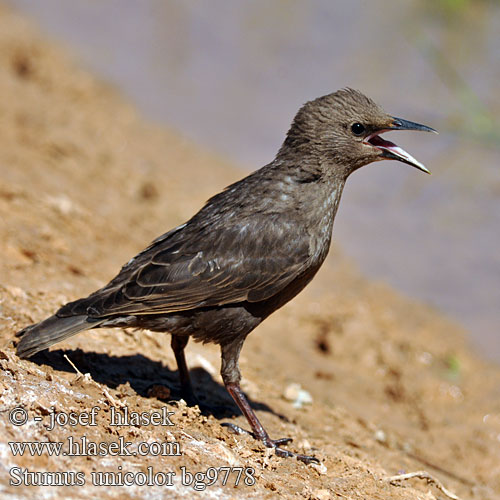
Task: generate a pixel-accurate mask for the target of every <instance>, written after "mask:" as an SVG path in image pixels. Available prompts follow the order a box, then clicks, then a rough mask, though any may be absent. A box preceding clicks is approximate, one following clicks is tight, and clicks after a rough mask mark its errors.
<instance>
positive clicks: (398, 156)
mask: <svg viewBox="0 0 500 500" xmlns="http://www.w3.org/2000/svg"><path fill="white" fill-rule="evenodd" d="M390 130H423V131H424V132H434V133H435V134H437V131H436V130H434V129H433V128H431V127H427V126H426V125H420V123H415V122H410V121H408V120H403V119H402V118H394V117H393V121H392V123H391V124H390V125H389V126H388V127H387V128H384V129H382V130H379V131H377V132H374V133H373V134H370V135H369V136H368V137H366V138H365V140H364V141H363V142H364V143H365V144H367V145H370V146H373V147H375V148H377V149H379V150H380V151H382V155H381V156H382V157H383V158H384V159H388V160H398V161H401V162H403V163H407V164H408V165H411V166H412V167H415V168H418V169H419V170H422V172H425V173H427V174H430V172H429V170H427V169H426V168H425V167H424V165H422V163H420V162H419V161H418V160H416V159H415V158H413V156H411V155H410V154H409V153H407V152H406V151H405V150H404V149H403V148H400V147H399V146H398V145H396V144H394V143H393V142H390V141H386V140H385V139H382V137H380V134H382V133H383V132H389V131H390Z"/></svg>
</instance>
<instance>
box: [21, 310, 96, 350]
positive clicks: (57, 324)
mask: <svg viewBox="0 0 500 500" xmlns="http://www.w3.org/2000/svg"><path fill="white" fill-rule="evenodd" d="M100 323H102V321H95V320H89V318H88V316H87V315H86V314H82V315H78V316H69V317H67V318H60V317H58V316H56V315H54V316H51V317H50V318H47V319H46V320H44V321H41V322H40V323H37V324H35V325H31V326H28V327H26V328H24V329H23V330H21V331H19V332H17V333H16V336H17V337H21V340H20V341H19V344H18V345H17V348H16V352H17V355H18V356H19V357H20V358H29V357H30V356H33V354H36V353H37V352H39V351H43V350H44V349H47V348H48V347H50V346H51V345H53V344H55V343H57V342H61V340H64V339H67V338H68V337H71V336H72V335H75V334H77V333H78V332H81V331H83V330H88V329H90V328H95V327H96V326H98V325H99V324H100Z"/></svg>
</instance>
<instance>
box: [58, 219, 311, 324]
mask: <svg viewBox="0 0 500 500" xmlns="http://www.w3.org/2000/svg"><path fill="white" fill-rule="evenodd" d="M169 234H171V235H170V236H169ZM309 257H310V256H309V238H308V235H307V233H306V231H305V230H304V229H303V228H300V227H299V228H297V225H296V224H293V223H292V222H291V221H287V220H286V218H284V217H283V215H281V216H280V217H278V216H276V217H273V216H272V215H271V216H269V215H268V216H265V217H264V216H260V217H254V218H253V219H252V218H250V219H246V220H244V221H240V222H236V223H233V224H231V225H229V226H228V225H224V226H220V227H215V228H211V227H210V226H205V227H203V228H201V229H200V228H196V227H195V228H190V227H189V225H188V226H187V227H183V228H180V229H179V230H175V231H172V232H171V233H167V235H165V236H164V237H161V238H159V239H158V240H157V241H156V242H153V244H152V245H151V246H150V247H149V248H147V249H146V250H145V251H143V252H141V253H140V254H139V255H138V256H137V258H136V259H133V260H132V261H131V262H129V263H128V264H127V265H125V266H124V268H123V269H122V271H121V272H120V274H119V275H118V276H117V277H116V278H115V279H113V280H112V281H111V282H110V284H109V285H107V286H106V287H104V288H103V289H101V290H99V291H97V292H96V293H94V294H92V295H91V296H89V297H88V298H87V299H82V300H81V301H76V302H74V303H72V304H68V305H67V306H65V307H63V308H62V309H61V310H60V311H59V312H58V314H61V315H66V314H75V312H79V313H81V312H82V308H84V309H85V310H86V311H87V313H88V314H90V315H91V316H93V317H97V318H98V317H104V316H109V315H117V314H118V315H122V314H123V315H128V314H161V313H163V314H165V313H171V312H176V311H185V310H189V309H194V308H198V307H213V306H218V305H223V304H229V303H237V302H242V301H249V302H258V301H261V300H265V299H267V298H269V297H271V296H273V295H275V294H276V293H278V292H279V291H280V290H282V289H283V288H284V287H285V286H286V285H287V284H289V283H290V282H291V281H292V280H293V279H294V278H295V277H297V276H298V275H299V274H300V273H301V272H302V271H303V270H304V269H305V268H306V266H307V264H308V261H309ZM71 306H73V307H71Z"/></svg>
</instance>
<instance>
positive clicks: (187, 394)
mask: <svg viewBox="0 0 500 500" xmlns="http://www.w3.org/2000/svg"><path fill="white" fill-rule="evenodd" d="M188 341H189V337H188V336H187V335H186V336H180V335H172V340H171V343H170V345H171V346H172V350H173V351H174V355H175V360H176V361H177V369H178V370H179V380H180V383H181V391H182V395H183V396H184V399H185V400H186V402H187V403H188V404H189V405H190V406H194V405H197V404H198V405H199V401H198V398H197V397H196V395H195V393H194V391H193V386H192V384H191V377H190V376H189V370H188V367H187V364H186V357H185V355H184V348H185V347H186V345H187V343H188Z"/></svg>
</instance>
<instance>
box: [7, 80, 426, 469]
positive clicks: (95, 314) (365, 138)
mask: <svg viewBox="0 0 500 500" xmlns="http://www.w3.org/2000/svg"><path fill="white" fill-rule="evenodd" d="M390 130H424V131H430V132H435V130H433V129H431V128H430V127H426V126H424V125H419V124H418V123H413V122H410V121H407V120H403V119H400V118H394V117H392V116H390V115H388V114H387V113H385V112H384V111H383V110H382V109H381V108H380V107H379V106H378V105H377V104H375V103H374V102H373V101H372V100H371V99H369V98H368V97H366V96H364V95H363V94H362V93H360V92H358V91H355V90H352V89H343V90H339V91H337V92H334V93H332V94H329V95H326V96H323V97H319V98H318V99H315V100H313V101H310V102H308V103H306V104H305V105H304V106H303V107H302V108H301V109H300V110H299V112H298V113H297V115H296V116H295V118H294V120H293V123H292V125H291V127H290V130H289V131H288V134H287V136H286V139H285V142H284V143H283V145H282V146H281V148H280V150H279V151H278V154H277V155H276V158H275V159H274V160H273V161H272V162H271V163H269V164H268V165H266V166H264V167H263V168H261V169H260V170H257V171H255V172H254V173H252V174H250V175H249V176H247V177H245V178H244V179H242V180H240V181H238V182H236V183H234V184H232V185H230V186H228V187H227V188H226V189H225V190H224V191H222V192H221V193H219V194H217V195H216V196H214V197H213V198H211V199H210V200H208V202H207V203H206V204H205V206H204V207H203V208H202V209H201V210H200V211H199V212H198V213H197V214H196V215H194V216H193V217H192V218H191V219H190V220H189V221H188V222H186V223H185V224H182V225H180V226H178V227H176V228H175V229H172V230H171V231H169V232H167V233H165V234H164V235H162V236H160V237H159V238H157V239H156V240H154V241H153V242H152V243H151V245H150V246H149V247H147V248H146V249H145V250H143V251H142V252H140V253H139V254H138V255H137V256H135V257H134V258H133V259H131V260H130V261H129V262H128V263H127V264H125V265H124V266H123V267H122V269H121V271H120V272H119V273H118V275H117V276H116V277H115V278H113V279H112V280H111V281H110V282H109V283H108V284H107V285H106V286H105V287H103V288H101V289H100V290H97V291H96V292H94V293H92V294H91V295H89V296H88V297H86V298H83V299H79V300H76V301H74V302H70V303H68V304H66V305H64V306H63V307H61V308H60V309H59V310H58V311H57V312H56V313H55V314H54V315H53V316H51V317H50V318H48V319H46V320H45V321H42V322H40V323H38V324H36V325H32V326H29V327H27V328H25V329H24V330H21V331H20V332H18V333H17V334H16V335H17V336H20V337H21V340H20V342H19V344H18V346H17V353H18V355H19V356H20V357H23V358H27V357H29V356H32V355H33V354H35V353H37V352H38V351H41V350H43V349H46V348H48V347H50V346H51V345H53V344H55V343H56V342H59V341H61V340H64V339H66V338H68V337H70V336H72V335H75V334H76V333H78V332H81V331H83V330H87V329H90V328H101V327H106V328H108V327H142V328H147V329H149V330H155V331H162V332H168V333H170V334H171V336H172V337H171V345H172V349H173V351H174V354H175V358H176V360H177V366H178V369H179V377H180V382H181V386H182V388H183V390H184V393H185V394H186V399H188V400H190V401H195V398H194V394H193V391H192V388H191V383H190V379H189V372H188V368H187V366H186V360H185V357H184V348H185V347H186V344H187V342H188V340H189V338H190V337H193V338H194V339H195V340H196V341H201V342H204V343H205V342H214V343H216V344H219V345H220V347H221V354H222V366H221V375H222V380H223V381H224V384H225V386H226V388H227V390H228V392H229V393H230V394H231V396H232V397H233V399H234V401H235V402H236V404H237V405H238V407H239V408H240V410H241V411H242V412H243V414H244V415H245V417H246V418H247V420H248V423H249V424H250V426H251V428H252V435H253V436H254V437H255V438H256V439H259V440H261V441H262V442H263V443H264V444H265V445H266V446H267V447H272V448H274V449H275V452H276V453H277V454H278V455H280V456H285V457H287V456H294V457H297V458H298V459H299V460H302V461H304V462H311V461H315V460H316V459H315V458H314V457H309V456H305V455H299V454H296V453H293V452H290V451H287V450H285V449H283V448H282V445H284V444H287V443H288V442H289V441H291V440H290V439H278V440H273V439H271V438H270V437H269V435H268V433H267V432H266V430H265V429H264V427H263V426H262V424H261V423H260V422H259V420H258V418H257V416H256V415H255V413H254V411H253V410H252V408H251V407H250V405H249V403H248V401H247V398H246V397H245V395H244V394H243V392H242V391H241V389H240V379H241V375H240V370H239V367H238V358H239V354H240V351H241V348H242V346H243V343H244V341H245V339H246V337H247V335H248V334H249V333H250V332H251V331H252V330H253V329H254V328H255V327H256V326H257V325H259V324H260V323H261V322H262V321H263V320H264V319H265V318H267V317H268V316H269V315H270V314H271V313H272V312H274V311H275V310H276V309H278V308H280V307H281V306H283V305H284V304H286V303H287V302H288V301H289V300H290V299H292V298H293V297H294V296H295V295H297V294H298V293H299V292H300V291H301V290H302V289H303V288H304V287H305V286H306V285H307V284H308V283H309V282H310V281H311V279H312V278H313V277H314V275H315V274H316V272H317V271H318V269H319V268H320V266H321V264H322V263H323V261H324V260H325V257H326V255H327V253H328V250H329V247H330V241H331V236H332V227H333V221H334V219H335V214H336V212H337V207H338V204H339V201H340V197H341V194H342V190H343V188H344V184H345V181H346V179H347V177H348V176H349V175H350V174H351V173H352V172H354V171H355V170H357V169H358V168H360V167H362V166H363V165H367V164H368V163H371V162H374V161H379V160H384V159H390V160H398V161H401V162H403V163H407V164H409V165H412V166H414V167H416V168H418V169H420V170H423V171H424V172H427V173H429V171H428V170H427V169H426V168H425V167H424V166H423V165H422V164H421V163H419V162H418V161H417V160H415V159H414V158H413V157H412V156H410V155H409V154H408V153H407V152H406V151H404V150H403V149H401V148H400V147H399V146H397V145H396V144H394V143H392V142H389V141H387V140H385V139H383V138H382V137H381V136H380V134H381V133H383V132H387V131H390ZM232 427H233V430H235V431H240V430H241V429H239V428H238V427H236V426H232Z"/></svg>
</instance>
